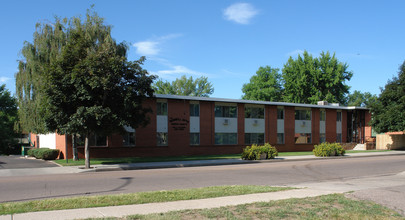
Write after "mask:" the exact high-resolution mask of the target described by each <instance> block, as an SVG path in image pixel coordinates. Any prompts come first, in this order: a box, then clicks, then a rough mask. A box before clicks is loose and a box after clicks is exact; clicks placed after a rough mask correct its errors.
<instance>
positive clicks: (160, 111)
mask: <svg viewBox="0 0 405 220" xmlns="http://www.w3.org/2000/svg"><path fill="white" fill-rule="evenodd" d="M156 111H157V115H167V102H157V110H156Z"/></svg>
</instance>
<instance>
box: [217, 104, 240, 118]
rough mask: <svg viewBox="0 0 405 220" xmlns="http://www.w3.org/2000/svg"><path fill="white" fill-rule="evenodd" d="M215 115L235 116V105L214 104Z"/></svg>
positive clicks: (223, 116)
mask: <svg viewBox="0 0 405 220" xmlns="http://www.w3.org/2000/svg"><path fill="white" fill-rule="evenodd" d="M215 117H222V118H236V106H221V105H216V106H215Z"/></svg>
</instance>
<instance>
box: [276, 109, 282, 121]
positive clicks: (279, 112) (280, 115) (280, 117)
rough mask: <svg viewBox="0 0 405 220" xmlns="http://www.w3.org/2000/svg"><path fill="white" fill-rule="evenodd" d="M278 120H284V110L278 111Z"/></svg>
mask: <svg viewBox="0 0 405 220" xmlns="http://www.w3.org/2000/svg"><path fill="white" fill-rule="evenodd" d="M277 119H279V120H280V119H284V109H282V108H278V109H277Z"/></svg>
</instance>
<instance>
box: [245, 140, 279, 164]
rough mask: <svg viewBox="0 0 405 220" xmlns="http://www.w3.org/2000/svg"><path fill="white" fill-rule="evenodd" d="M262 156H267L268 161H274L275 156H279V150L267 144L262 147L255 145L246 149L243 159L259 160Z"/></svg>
mask: <svg viewBox="0 0 405 220" xmlns="http://www.w3.org/2000/svg"><path fill="white" fill-rule="evenodd" d="M262 154H266V159H273V158H274V157H275V156H278V152H277V149H276V148H275V147H273V146H271V145H270V144H269V143H266V144H264V145H261V146H258V145H256V144H253V145H252V146H247V147H245V148H244V149H243V152H242V155H241V157H242V159H244V160H259V159H260V156H261V155H262Z"/></svg>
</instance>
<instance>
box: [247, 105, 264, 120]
mask: <svg viewBox="0 0 405 220" xmlns="http://www.w3.org/2000/svg"><path fill="white" fill-rule="evenodd" d="M245 118H264V108H261V107H245Z"/></svg>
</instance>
